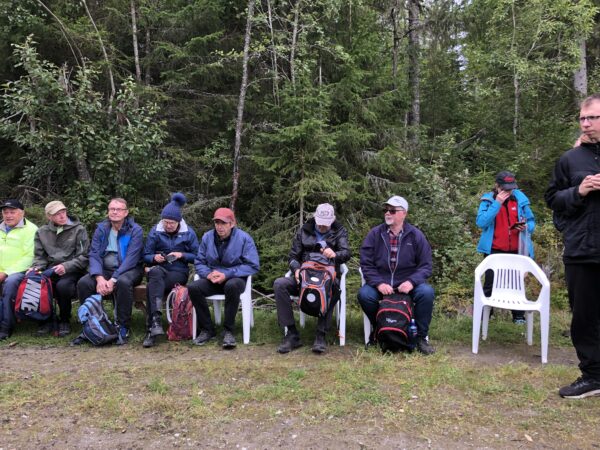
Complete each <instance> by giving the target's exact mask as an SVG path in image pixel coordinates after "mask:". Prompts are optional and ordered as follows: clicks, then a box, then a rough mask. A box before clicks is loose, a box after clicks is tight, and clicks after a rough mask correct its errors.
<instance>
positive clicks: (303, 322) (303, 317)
mask: <svg viewBox="0 0 600 450" xmlns="http://www.w3.org/2000/svg"><path fill="white" fill-rule="evenodd" d="M304 325H306V315H305V314H304V313H303V312H302V311H300V326H301V327H302V328H304Z"/></svg>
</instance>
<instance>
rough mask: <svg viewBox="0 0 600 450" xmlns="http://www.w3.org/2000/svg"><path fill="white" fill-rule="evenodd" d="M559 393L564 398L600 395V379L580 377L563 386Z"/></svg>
mask: <svg viewBox="0 0 600 450" xmlns="http://www.w3.org/2000/svg"><path fill="white" fill-rule="evenodd" d="M558 395H560V396H561V397H563V398H586V397H593V396H595V395H600V381H598V380H594V379H593V378H586V377H579V378H577V379H576V380H575V381H574V382H573V383H571V384H569V385H568V386H563V387H561V388H560V389H559V391H558Z"/></svg>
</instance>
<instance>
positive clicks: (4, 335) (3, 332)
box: [0, 330, 10, 341]
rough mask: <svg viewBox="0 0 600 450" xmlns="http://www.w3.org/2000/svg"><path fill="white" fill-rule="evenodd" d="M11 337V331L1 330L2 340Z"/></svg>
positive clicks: (0, 339)
mask: <svg viewBox="0 0 600 450" xmlns="http://www.w3.org/2000/svg"><path fill="white" fill-rule="evenodd" d="M9 337H10V331H6V330H0V341H3V340H5V339H8V338H9Z"/></svg>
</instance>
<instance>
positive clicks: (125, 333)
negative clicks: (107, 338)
mask: <svg viewBox="0 0 600 450" xmlns="http://www.w3.org/2000/svg"><path fill="white" fill-rule="evenodd" d="M128 342H129V328H125V327H120V328H119V336H118V337H117V341H116V342H115V344H117V345H125V344H127V343H128Z"/></svg>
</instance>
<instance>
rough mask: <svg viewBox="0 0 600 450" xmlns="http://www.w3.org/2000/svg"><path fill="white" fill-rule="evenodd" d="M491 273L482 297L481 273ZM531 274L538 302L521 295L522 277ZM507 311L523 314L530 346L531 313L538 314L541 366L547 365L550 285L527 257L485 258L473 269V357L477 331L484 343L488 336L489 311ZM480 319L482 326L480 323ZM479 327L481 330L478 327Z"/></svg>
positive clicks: (502, 256)
mask: <svg viewBox="0 0 600 450" xmlns="http://www.w3.org/2000/svg"><path fill="white" fill-rule="evenodd" d="M488 269H491V270H493V271H494V285H493V288H492V293H491V295H490V296H489V297H486V296H485V295H484V293H483V286H482V284H481V277H482V276H484V274H485V271H486V270H488ZM527 273H531V274H532V275H533V276H534V277H535V278H536V279H537V280H538V282H539V283H540V284H541V286H542V289H541V291H540V294H539V296H538V298H537V299H536V300H534V301H532V300H528V299H527V296H526V293H525V275H526V274H527ZM491 308H500V309H511V310H517V311H525V316H526V318H527V344H528V345H532V344H533V312H534V311H537V312H539V313H540V334H541V341H542V363H543V364H545V363H547V362H548V333H549V329H550V282H549V281H548V277H546V274H545V273H544V272H543V271H542V269H541V268H540V267H539V266H538V265H537V264H536V263H535V261H533V260H532V259H531V258H529V257H527V256H521V255H512V254H504V253H502V254H500V253H499V254H493V255H490V256H488V257H486V258H485V259H484V260H483V261H482V262H481V264H479V265H478V266H477V268H476V269H475V291H474V304H473V353H475V354H476V353H477V351H478V349H479V331H480V328H481V338H482V339H483V340H485V339H486V338H487V334H488V324H489V320H490V309H491ZM482 316H483V322H482ZM482 324H483V326H481V325H482Z"/></svg>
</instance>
